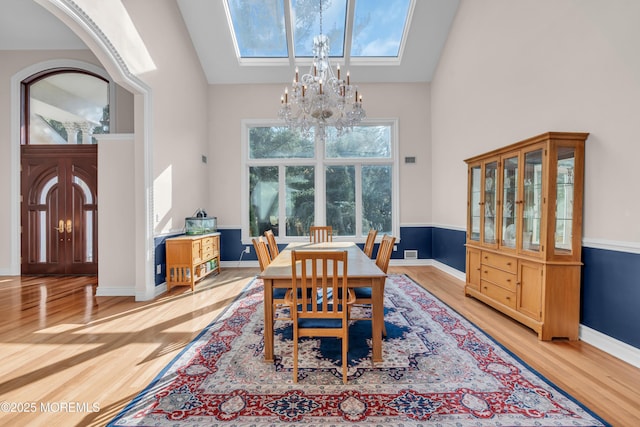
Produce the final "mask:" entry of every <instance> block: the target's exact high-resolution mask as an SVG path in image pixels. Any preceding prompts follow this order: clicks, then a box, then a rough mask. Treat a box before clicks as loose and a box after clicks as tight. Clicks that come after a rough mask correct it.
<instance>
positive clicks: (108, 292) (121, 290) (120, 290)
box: [96, 283, 136, 297]
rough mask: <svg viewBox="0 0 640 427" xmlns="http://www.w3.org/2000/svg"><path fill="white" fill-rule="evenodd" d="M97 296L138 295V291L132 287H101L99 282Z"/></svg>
mask: <svg viewBox="0 0 640 427" xmlns="http://www.w3.org/2000/svg"><path fill="white" fill-rule="evenodd" d="M96 296H97V297H134V296H136V291H135V289H134V288H132V287H122V286H121V287H108V288H106V287H104V286H103V287H102V288H101V287H100V284H99V283H98V288H97V289H96Z"/></svg>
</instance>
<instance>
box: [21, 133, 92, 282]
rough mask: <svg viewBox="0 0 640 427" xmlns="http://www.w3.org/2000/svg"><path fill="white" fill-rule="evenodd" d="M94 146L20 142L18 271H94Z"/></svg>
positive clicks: (31, 272) (58, 272)
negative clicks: (20, 241)
mask: <svg viewBox="0 0 640 427" xmlns="http://www.w3.org/2000/svg"><path fill="white" fill-rule="evenodd" d="M96 177H97V146H96V145H74V146H55V145H51V146H44V145H38V146H29V145H24V146H22V182H21V190H22V274H97V266H98V264H97V243H98V242H97V237H98V236H97V206H98V205H97V199H96V195H97V178H96Z"/></svg>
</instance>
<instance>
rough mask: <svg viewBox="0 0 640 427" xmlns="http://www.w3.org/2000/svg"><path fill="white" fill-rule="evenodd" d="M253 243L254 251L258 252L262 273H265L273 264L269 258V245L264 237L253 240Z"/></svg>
mask: <svg viewBox="0 0 640 427" xmlns="http://www.w3.org/2000/svg"><path fill="white" fill-rule="evenodd" d="M251 242H252V243H253V249H254V250H255V251H256V256H257V257H258V263H259V264H260V271H264V269H265V268H267V267H268V266H269V264H271V257H270V256H269V250H268V249H267V244H266V243H265V241H264V240H263V239H262V237H258V238H257V239H256V238H253V239H251Z"/></svg>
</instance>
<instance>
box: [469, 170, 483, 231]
mask: <svg viewBox="0 0 640 427" xmlns="http://www.w3.org/2000/svg"><path fill="white" fill-rule="evenodd" d="M470 173H471V176H470V179H471V182H470V183H469V191H470V194H469V203H470V206H469V211H470V212H469V240H473V241H475V242H479V241H480V206H481V205H480V196H481V194H480V193H481V189H482V187H481V186H480V182H481V181H482V180H481V168H480V166H474V167H472V168H471V172H470Z"/></svg>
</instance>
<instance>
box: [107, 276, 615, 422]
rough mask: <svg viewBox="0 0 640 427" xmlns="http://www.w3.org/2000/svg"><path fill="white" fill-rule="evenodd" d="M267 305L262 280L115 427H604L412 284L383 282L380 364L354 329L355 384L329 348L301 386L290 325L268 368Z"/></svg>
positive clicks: (363, 331) (359, 325)
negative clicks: (345, 379) (294, 363)
mask: <svg viewBox="0 0 640 427" xmlns="http://www.w3.org/2000/svg"><path fill="white" fill-rule="evenodd" d="M262 294H263V283H262V281H261V280H260V279H258V278H255V279H253V280H252V281H251V282H250V283H249V284H248V285H247V287H246V288H245V289H244V290H243V292H242V293H241V295H240V296H239V297H238V298H237V299H236V300H235V302H233V303H232V304H231V305H230V306H229V307H228V308H227V309H226V311H225V312H224V313H223V314H221V315H220V316H219V317H218V318H217V319H216V320H215V321H214V322H212V323H211V324H210V325H209V326H208V327H207V328H206V329H205V330H204V331H203V332H202V333H201V334H200V335H199V336H198V337H197V338H196V339H195V340H194V341H193V342H192V343H190V344H189V345H188V346H187V348H185V349H184V350H183V351H182V352H181V354H180V355H178V356H177V357H176V358H175V359H174V360H173V361H172V362H171V363H170V364H169V366H167V367H166V368H165V369H164V370H163V371H162V372H161V373H160V374H159V375H158V376H157V377H156V379H155V380H154V381H153V382H152V383H151V384H150V385H149V386H148V387H147V388H146V389H145V390H143V391H142V392H141V393H140V394H139V395H138V396H137V397H136V398H135V399H134V400H133V401H132V402H131V403H130V404H129V405H128V406H127V407H126V408H125V409H124V410H123V411H122V412H121V413H120V414H119V415H118V416H117V417H116V418H115V419H114V420H113V421H111V423H110V424H109V425H110V426H174V427H179V426H190V427H198V426H218V427H224V426H236V427H243V426H246V427H249V426H254V427H267V426H299V425H308V426H314V427H321V426H326V427H329V426H351V427H356V426H357V427H374V426H375V427H392V426H393V427H409V426H426V425H436V426H460V427H465V426H603V425H607V424H606V423H605V422H604V421H603V420H602V419H600V418H599V417H597V416H596V415H595V414H593V413H592V412H590V411H589V410H588V409H587V408H585V407H584V406H583V405H582V404H580V403H579V402H577V401H576V400H575V399H573V398H572V397H571V396H569V395H568V394H566V393H565V392H563V391H562V390H560V389H558V388H557V387H556V386H554V385H553V384H552V383H550V382H549V381H548V380H546V379H545V378H544V377H542V376H541V375H540V374H538V373H537V372H535V371H534V370H533V369H531V368H530V367H528V366H527V365H526V364H525V363H524V362H523V361H521V360H520V359H518V358H517V357H515V356H514V355H512V354H511V353H509V352H508V351H507V350H506V349H504V348H503V347H502V346H501V345H499V344H498V343H496V342H495V341H494V340H493V339H492V338H490V337H488V336H487V335H486V334H485V333H484V332H482V331H481V330H479V329H478V328H477V327H476V326H475V325H473V324H471V323H470V322H469V321H467V320H466V319H465V318H464V317H462V316H460V315H459V314H458V313H457V312H455V311H454V310H452V309H451V308H449V307H448V306H447V305H445V304H444V303H442V302H441V301H439V300H438V299H437V298H436V297H434V296H433V295H431V294H430V293H429V292H428V291H426V290H425V289H424V288H422V287H421V286H419V285H418V284H417V283H415V282H413V281H412V280H411V279H410V278H409V277H407V276H404V275H390V276H389V278H388V279H387V282H386V287H385V325H386V330H387V336H386V337H385V338H384V340H383V344H382V345H383V347H382V351H383V360H384V361H383V362H380V363H375V364H372V362H371V352H370V343H371V323H370V321H368V320H364V321H363V320H360V321H354V322H353V324H352V325H351V326H350V330H349V381H348V384H346V385H344V384H343V383H342V377H341V376H342V374H341V360H340V359H341V352H340V342H339V340H337V339H332V338H318V339H306V340H301V344H300V355H299V356H300V361H299V380H298V383H294V382H293V379H292V353H293V344H292V327H291V324H290V322H288V321H286V320H279V321H277V322H276V324H275V355H276V356H275V361H274V362H272V363H267V362H265V361H264V355H263V348H264V339H263V322H264V318H263V295H262ZM361 310H366V309H361ZM354 311H355V309H354ZM280 314H284V313H282V312H281V313H280ZM366 314H367V313H353V317H364V316H365V315H366Z"/></svg>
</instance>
